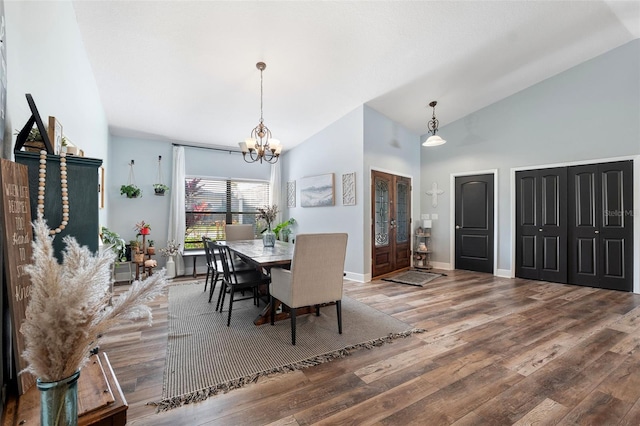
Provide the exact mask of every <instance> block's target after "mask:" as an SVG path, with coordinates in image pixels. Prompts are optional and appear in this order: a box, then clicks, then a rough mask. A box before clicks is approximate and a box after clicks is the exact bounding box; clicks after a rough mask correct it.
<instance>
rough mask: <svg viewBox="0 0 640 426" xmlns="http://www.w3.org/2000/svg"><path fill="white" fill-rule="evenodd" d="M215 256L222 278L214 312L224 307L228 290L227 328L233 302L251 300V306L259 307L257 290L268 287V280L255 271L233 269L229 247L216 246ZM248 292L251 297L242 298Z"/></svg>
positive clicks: (229, 323)
mask: <svg viewBox="0 0 640 426" xmlns="http://www.w3.org/2000/svg"><path fill="white" fill-rule="evenodd" d="M217 249H218V250H217V255H218V256H219V259H220V263H221V264H222V270H223V271H224V273H223V278H222V288H220V294H219V295H218V303H216V310H218V307H219V308H220V312H222V309H223V307H224V299H225V297H226V294H227V290H229V314H228V316H227V327H228V326H229V325H231V312H232V310H233V302H236V301H238V300H246V299H253V304H254V305H257V306H260V299H259V297H258V289H259V287H260V286H261V285H265V286H268V285H269V281H270V278H269V276H267V275H264V274H263V273H262V272H260V271H258V270H257V269H251V270H245V271H238V270H236V269H235V267H234V264H233V261H232V260H231V259H232V253H231V250H230V249H229V247H227V246H226V245H224V244H217ZM247 290H250V291H251V296H244V293H243V292H244V291H247ZM238 292H241V293H242V294H241V297H236V294H237V293H238Z"/></svg>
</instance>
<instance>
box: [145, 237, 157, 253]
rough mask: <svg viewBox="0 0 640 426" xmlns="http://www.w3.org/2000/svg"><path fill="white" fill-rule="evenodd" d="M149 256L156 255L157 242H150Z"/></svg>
mask: <svg viewBox="0 0 640 426" xmlns="http://www.w3.org/2000/svg"><path fill="white" fill-rule="evenodd" d="M147 254H148V255H151V256H153V255H154V254H156V248H155V242H154V241H153V240H149V247H147Z"/></svg>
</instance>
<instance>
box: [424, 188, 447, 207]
mask: <svg viewBox="0 0 640 426" xmlns="http://www.w3.org/2000/svg"><path fill="white" fill-rule="evenodd" d="M440 194H444V191H443V190H442V189H438V183H437V182H433V185H431V189H430V190H428V191H427V195H430V196H431V205H432V206H433V207H438V195H440Z"/></svg>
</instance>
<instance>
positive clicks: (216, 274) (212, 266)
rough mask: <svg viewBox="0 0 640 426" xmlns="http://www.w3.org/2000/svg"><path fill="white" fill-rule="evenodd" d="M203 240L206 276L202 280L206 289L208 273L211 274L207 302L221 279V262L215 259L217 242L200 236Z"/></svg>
mask: <svg viewBox="0 0 640 426" xmlns="http://www.w3.org/2000/svg"><path fill="white" fill-rule="evenodd" d="M202 241H203V242H204V253H205V256H206V258H207V278H205V281H204V290H205V291H207V280H208V278H209V274H211V286H210V287H209V302H211V298H212V297H213V292H214V291H215V289H216V284H217V283H218V281H222V276H221V275H222V263H221V262H220V260H218V259H217V257H218V256H216V255H215V254H216V251H217V250H218V246H217V244H216V243H215V242H214V241H213V240H212V239H211V238H208V237H202Z"/></svg>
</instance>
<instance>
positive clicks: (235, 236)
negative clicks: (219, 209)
mask: <svg viewBox="0 0 640 426" xmlns="http://www.w3.org/2000/svg"><path fill="white" fill-rule="evenodd" d="M224 233H225V240H227V241H238V240H253V239H255V238H256V236H255V227H254V226H253V225H252V224H246V225H225V227H224Z"/></svg>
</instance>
